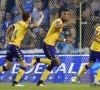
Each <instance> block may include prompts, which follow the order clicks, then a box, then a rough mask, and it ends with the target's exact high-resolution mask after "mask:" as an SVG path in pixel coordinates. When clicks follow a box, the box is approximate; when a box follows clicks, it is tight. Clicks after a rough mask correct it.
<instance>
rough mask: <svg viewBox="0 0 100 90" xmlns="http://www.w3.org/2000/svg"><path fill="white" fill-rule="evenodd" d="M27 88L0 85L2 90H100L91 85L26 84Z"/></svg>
mask: <svg viewBox="0 0 100 90" xmlns="http://www.w3.org/2000/svg"><path fill="white" fill-rule="evenodd" d="M24 85H25V87H14V86H11V84H10V83H0V90H100V87H90V84H79V85H78V84H46V86H44V87H37V86H36V84H32V83H30V84H29V83H28V84H26V83H25V84H24Z"/></svg>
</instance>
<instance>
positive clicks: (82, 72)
mask: <svg viewBox="0 0 100 90" xmlns="http://www.w3.org/2000/svg"><path fill="white" fill-rule="evenodd" d="M88 69H89V67H88V66H87V65H85V66H83V68H82V69H81V71H80V72H79V73H78V77H82V75H83V74H84V72H86V71H87V70H88Z"/></svg>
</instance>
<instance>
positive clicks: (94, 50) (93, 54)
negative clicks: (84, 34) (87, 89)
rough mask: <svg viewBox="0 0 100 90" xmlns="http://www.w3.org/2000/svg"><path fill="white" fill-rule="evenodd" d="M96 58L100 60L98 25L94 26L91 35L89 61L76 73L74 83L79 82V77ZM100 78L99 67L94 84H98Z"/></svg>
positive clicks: (99, 30)
mask: <svg viewBox="0 0 100 90" xmlns="http://www.w3.org/2000/svg"><path fill="white" fill-rule="evenodd" d="M96 59H98V60H99V61H100V25H96V26H95V32H94V35H93V42H92V45H91V48H90V55H89V62H88V64H86V65H85V66H83V68H82V69H81V71H80V72H79V73H78V75H77V78H76V83H79V82H80V78H81V77H82V75H83V74H84V73H85V72H86V71H87V70H88V69H89V68H91V67H92V66H93V64H94V63H95V62H96ZM99 80H100V68H99V69H98V72H97V75H96V78H95V81H94V83H93V84H94V85H100V83H99Z"/></svg>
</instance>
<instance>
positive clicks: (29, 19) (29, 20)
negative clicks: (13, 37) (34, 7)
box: [28, 15, 31, 23]
mask: <svg viewBox="0 0 100 90" xmlns="http://www.w3.org/2000/svg"><path fill="white" fill-rule="evenodd" d="M28 22H29V23H31V15H30V17H29V18H28Z"/></svg>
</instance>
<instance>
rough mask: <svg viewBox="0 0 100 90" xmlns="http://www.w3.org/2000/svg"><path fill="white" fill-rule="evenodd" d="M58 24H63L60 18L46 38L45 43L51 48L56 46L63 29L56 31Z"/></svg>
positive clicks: (53, 24)
mask: <svg viewBox="0 0 100 90" xmlns="http://www.w3.org/2000/svg"><path fill="white" fill-rule="evenodd" d="M56 23H59V24H62V20H61V19H60V18H58V19H56V20H55V21H54V22H53V23H52V25H51V27H50V29H49V31H48V33H47V35H46V38H45V39H44V42H45V43H46V44H48V45H51V46H55V44H56V41H57V39H58V37H59V35H60V33H61V32H62V29H63V28H60V29H56V28H55V26H56Z"/></svg>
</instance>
